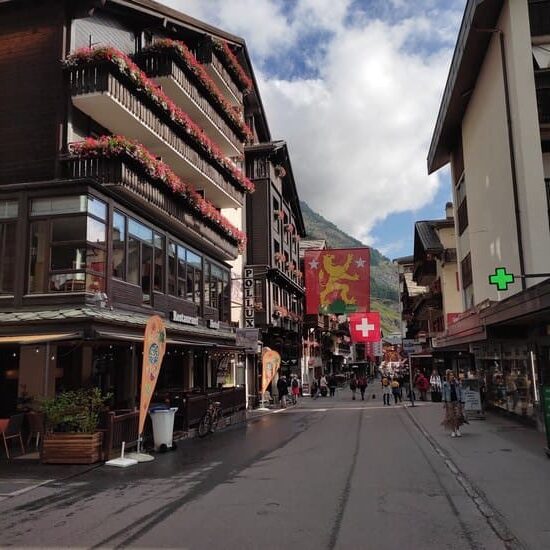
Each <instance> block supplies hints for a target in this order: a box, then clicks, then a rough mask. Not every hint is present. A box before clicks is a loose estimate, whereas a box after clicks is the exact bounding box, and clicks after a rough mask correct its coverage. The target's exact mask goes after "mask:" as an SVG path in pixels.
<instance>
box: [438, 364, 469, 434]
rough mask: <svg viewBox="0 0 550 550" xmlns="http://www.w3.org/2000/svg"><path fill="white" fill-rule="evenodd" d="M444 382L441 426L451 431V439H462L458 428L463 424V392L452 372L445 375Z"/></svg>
mask: <svg viewBox="0 0 550 550" xmlns="http://www.w3.org/2000/svg"><path fill="white" fill-rule="evenodd" d="M445 378H446V380H445V382H443V401H444V408H445V417H444V418H443V422H442V424H443V426H445V427H446V428H449V429H450V430H451V437H462V434H461V433H460V426H461V425H462V424H464V422H465V419H464V409H463V405H464V392H463V391H462V384H461V383H460V380H457V379H456V378H455V374H454V372H453V371H452V370H448V371H447V372H446V373H445Z"/></svg>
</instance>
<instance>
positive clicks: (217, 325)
mask: <svg viewBox="0 0 550 550" xmlns="http://www.w3.org/2000/svg"><path fill="white" fill-rule="evenodd" d="M208 328H213V329H216V330H218V329H219V328H220V322H219V321H214V320H213V319H209V320H208Z"/></svg>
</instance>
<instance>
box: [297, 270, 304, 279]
mask: <svg viewBox="0 0 550 550" xmlns="http://www.w3.org/2000/svg"><path fill="white" fill-rule="evenodd" d="M303 276H304V274H303V273H302V272H301V271H300V270H299V269H297V270H296V277H298V279H301V278H302V277H303Z"/></svg>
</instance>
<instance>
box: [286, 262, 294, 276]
mask: <svg viewBox="0 0 550 550" xmlns="http://www.w3.org/2000/svg"><path fill="white" fill-rule="evenodd" d="M286 268H287V270H288V272H289V273H294V271H296V264H295V263H294V262H293V261H292V260H291V261H290V262H287V263H286Z"/></svg>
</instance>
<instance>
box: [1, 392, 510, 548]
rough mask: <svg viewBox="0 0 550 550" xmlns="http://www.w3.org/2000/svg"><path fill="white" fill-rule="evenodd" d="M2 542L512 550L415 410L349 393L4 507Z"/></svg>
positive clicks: (95, 473)
mask: <svg viewBox="0 0 550 550" xmlns="http://www.w3.org/2000/svg"><path fill="white" fill-rule="evenodd" d="M0 545H1V546H3V547H7V546H17V547H57V548H59V547H86V548H91V547H95V548H101V547H105V548H106V547H130V546H131V547H147V548H189V549H203V548H204V549H207V548H208V549H214V548H223V549H224V550H233V549H235V550H237V549H238V550H245V549H258V548H260V549H271V548H273V549H280V548H284V547H286V548H301V549H302V548H303V549H309V548H311V549H316V550H318V549H329V550H332V549H362V548H367V549H398V548H407V549H417V548H418V549H422V550H427V549H432V548H433V549H437V550H441V549H445V548H449V549H476V548H477V549H487V550H491V549H493V548H494V549H497V548H504V547H505V546H504V544H503V543H502V542H501V540H500V539H499V538H498V537H497V536H496V535H495V533H494V532H493V530H492V529H491V528H490V527H489V525H488V523H487V522H486V520H485V518H484V517H483V516H482V515H481V513H480V512H479V511H478V508H476V506H475V505H474V503H473V502H472V500H471V499H470V498H469V497H468V496H467V495H466V493H465V491H464V489H463V488H462V487H461V486H460V485H459V483H458V482H457V481H456V479H455V476H454V475H453V474H452V472H451V471H450V470H449V468H447V466H446V465H445V463H444V461H443V459H442V458H441V457H440V456H438V454H437V453H436V452H435V450H434V449H433V447H432V446H430V444H429V443H428V441H427V440H426V439H425V438H424V436H423V435H422V434H421V433H420V432H419V431H418V429H417V428H416V427H415V425H414V424H413V423H412V422H411V420H410V417H409V415H408V414H407V411H406V410H405V409H403V408H402V407H399V406H398V407H383V406H382V405H381V403H380V402H379V401H378V402H376V401H375V400H368V401H365V402H361V401H351V400H350V399H349V395H348V394H347V393H345V392H344V393H343V394H342V395H340V396H338V397H337V398H336V399H335V400H330V399H329V398H325V399H318V400H316V401H313V400H311V399H307V400H304V401H303V403H302V404H301V405H300V406H298V407H296V408H292V409H287V410H285V411H284V412H281V413H280V414H272V415H268V416H265V417H263V418H261V419H259V420H256V421H254V422H252V423H249V424H248V425H247V426H245V427H236V428H232V429H229V430H226V431H223V432H219V433H217V434H215V435H214V436H212V437H210V438H207V439H205V440H194V441H189V442H186V443H185V444H184V445H181V446H180V448H179V449H178V451H176V452H175V453H170V454H167V455H163V456H161V457H159V458H158V459H157V460H155V461H154V462H152V463H148V464H140V465H139V466H137V467H135V468H133V469H127V470H118V469H113V468H111V469H110V468H108V467H101V468H97V469H95V470H93V471H90V472H88V473H86V474H83V475H81V476H78V477H75V478H73V479H71V480H66V481H59V482H54V483H53V484H50V485H46V486H44V487H40V488H38V489H36V490H34V491H32V492H30V493H27V494H24V495H21V496H19V497H14V498H11V499H8V500H5V501H3V502H0Z"/></svg>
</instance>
